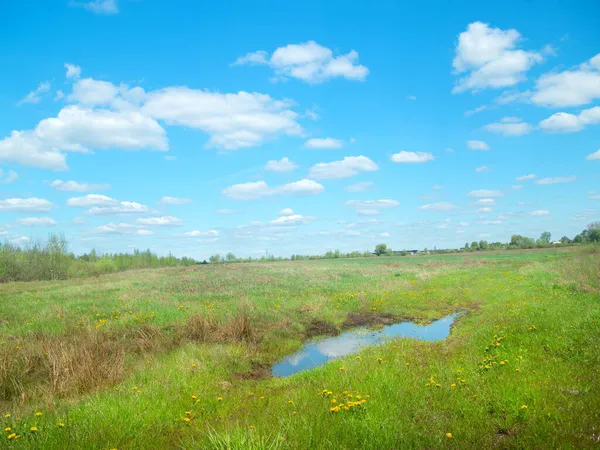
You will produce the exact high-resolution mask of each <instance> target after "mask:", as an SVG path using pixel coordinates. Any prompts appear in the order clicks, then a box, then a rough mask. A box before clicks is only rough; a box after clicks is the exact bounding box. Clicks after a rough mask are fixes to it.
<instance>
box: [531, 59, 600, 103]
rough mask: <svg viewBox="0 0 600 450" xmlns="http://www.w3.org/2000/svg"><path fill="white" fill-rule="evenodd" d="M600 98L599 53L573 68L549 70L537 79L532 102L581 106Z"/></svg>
mask: <svg viewBox="0 0 600 450" xmlns="http://www.w3.org/2000/svg"><path fill="white" fill-rule="evenodd" d="M598 98H600V53H599V54H597V55H596V56H594V57H593V58H591V59H589V60H588V61H586V62H584V63H583V64H580V65H579V66H577V67H576V68H574V69H571V70H565V71H563V72H551V73H547V74H544V75H542V76H541V77H540V78H539V79H538V80H537V81H536V86H535V92H534V93H533V94H532V96H531V100H532V101H533V103H535V104H537V105H543V106H549V107H553V108H557V107H564V106H581V105H587V104H590V103H592V102H593V101H594V100H596V99H598Z"/></svg>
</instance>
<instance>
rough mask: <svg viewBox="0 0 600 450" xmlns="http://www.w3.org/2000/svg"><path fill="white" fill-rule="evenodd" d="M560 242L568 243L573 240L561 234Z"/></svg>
mask: <svg viewBox="0 0 600 450" xmlns="http://www.w3.org/2000/svg"><path fill="white" fill-rule="evenodd" d="M560 242H561V243H563V244H570V243H571V242H573V241H571V239H569V238H568V237H566V236H563V237H561V238H560Z"/></svg>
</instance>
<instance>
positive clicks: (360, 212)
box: [356, 209, 381, 216]
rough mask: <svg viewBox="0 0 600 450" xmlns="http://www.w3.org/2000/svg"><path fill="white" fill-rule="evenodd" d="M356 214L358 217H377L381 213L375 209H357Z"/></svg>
mask: <svg viewBox="0 0 600 450" xmlns="http://www.w3.org/2000/svg"><path fill="white" fill-rule="evenodd" d="M356 214H358V215H359V216H378V215H380V214H381V213H380V212H379V210H377V209H357V210H356Z"/></svg>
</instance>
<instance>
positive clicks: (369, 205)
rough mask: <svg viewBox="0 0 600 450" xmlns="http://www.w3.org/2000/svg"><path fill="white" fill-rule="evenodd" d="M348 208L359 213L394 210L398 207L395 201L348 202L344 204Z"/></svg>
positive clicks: (398, 204)
mask: <svg viewBox="0 0 600 450" xmlns="http://www.w3.org/2000/svg"><path fill="white" fill-rule="evenodd" d="M344 204H345V205H346V206H347V207H348V208H353V209H356V210H361V211H369V210H370V211H372V210H380V209H385V208H396V207H398V206H400V203H398V202H397V201H396V200H389V199H384V200H349V201H347V202H346V203H344Z"/></svg>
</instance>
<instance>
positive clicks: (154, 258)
mask: <svg viewBox="0 0 600 450" xmlns="http://www.w3.org/2000/svg"><path fill="white" fill-rule="evenodd" d="M598 242H600V221H598V222H592V223H590V224H588V226H587V227H586V229H585V230H583V231H582V232H581V233H578V234H577V235H575V236H574V237H573V239H571V238H568V237H566V236H563V237H562V238H560V240H559V241H552V235H551V234H550V232H548V231H545V232H543V233H542V234H541V235H540V237H539V238H538V239H537V240H536V239H533V238H530V237H526V236H521V235H518V234H515V235H513V236H511V240H510V242H507V243H502V242H487V241H484V240H481V241H473V242H471V243H470V244H469V243H468V242H467V243H465V245H464V247H462V248H458V249H436V248H434V249H433V250H428V249H424V250H423V251H420V252H418V253H426V254H444V253H460V252H481V251H489V250H513V249H532V248H547V247H552V246H557V245H559V246H566V245H582V244H588V243H598ZM413 253H416V251H415V250H401V251H394V250H392V249H391V248H389V247H388V246H387V244H378V245H377V246H376V247H375V249H374V250H373V251H368V250H366V251H363V252H358V251H353V252H349V253H342V252H340V251H339V250H329V251H327V252H326V253H324V254H322V255H300V254H294V255H291V257H276V256H274V255H271V254H265V255H263V256H261V257H259V258H237V257H236V256H235V255H234V254H233V253H231V252H230V253H227V254H226V255H225V256H221V255H220V254H214V255H212V256H211V257H210V258H209V259H208V261H206V260H204V261H196V260H195V259H193V258H188V257H182V258H177V257H175V256H173V255H171V254H169V255H167V256H158V255H157V254H156V253H153V252H152V251H151V250H145V251H141V250H134V251H133V252H132V253H103V254H98V253H97V252H96V250H92V251H91V252H90V253H84V254H82V255H79V256H77V255H75V254H74V253H71V252H69V251H68V244H67V241H66V239H65V237H64V235H62V234H51V235H50V236H49V238H48V241H47V242H46V244H45V245H42V244H41V243H39V242H36V243H32V244H29V245H28V246H26V247H25V248H21V247H20V246H17V245H13V244H11V243H10V242H8V241H6V242H4V243H0V283H6V282H11V281H38V280H64V279H69V278H80V277H86V276H97V275H101V274H107V273H114V272H121V271H124V270H130V269H150V268H159V267H179V266H192V265H196V264H231V263H247V262H261V261H263V262H270V261H302V260H317V259H339V258H367V257H378V256H392V255H393V256H406V255H409V254H413Z"/></svg>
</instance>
